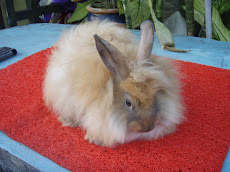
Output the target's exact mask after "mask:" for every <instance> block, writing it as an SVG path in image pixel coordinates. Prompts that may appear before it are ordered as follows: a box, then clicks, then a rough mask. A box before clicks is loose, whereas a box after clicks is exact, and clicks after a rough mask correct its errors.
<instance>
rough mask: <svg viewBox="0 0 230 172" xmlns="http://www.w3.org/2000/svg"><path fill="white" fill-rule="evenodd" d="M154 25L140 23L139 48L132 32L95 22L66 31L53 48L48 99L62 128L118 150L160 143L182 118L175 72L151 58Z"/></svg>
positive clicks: (168, 63) (161, 60)
mask: <svg viewBox="0 0 230 172" xmlns="http://www.w3.org/2000/svg"><path fill="white" fill-rule="evenodd" d="M153 41H154V30H153V24H152V23H151V22H150V21H145V22H144V23H143V24H142V25H141V39H140V44H139V43H138V41H137V40H136V38H135V36H134V35H132V34H131V33H130V31H129V30H128V29H125V28H122V27H120V26H118V25H117V24H115V23H112V22H108V21H92V22H87V23H85V24H81V25H79V26H77V27H76V28H72V29H70V30H69V31H67V32H65V33H64V34H63V35H62V37H61V38H60V40H59V41H58V43H57V44H56V45H55V46H54V50H53V53H52V55H51V57H50V59H49V63H48V68H47V71H46V75H45V81H44V99H45V102H46V104H47V106H48V107H52V109H53V110H54V111H55V112H56V114H57V115H58V119H59V120H60V121H61V122H62V124H63V125H64V126H71V127H75V126H80V127H82V128H83V129H84V130H86V135H85V139H87V140H88V141H89V142H90V143H95V144H98V145H101V146H115V145H117V144H122V143H127V142H130V141H133V140H136V139H147V140H152V139H157V138H159V137H163V136H164V135H166V134H170V133H172V132H174V131H175V129H176V125H177V124H179V123H180V122H181V121H182V119H183V114H182V109H183V108H182V105H181V98H180V86H179V81H178V79H177V71H176V69H175V67H174V66H173V65H172V63H171V61H170V60H169V59H167V58H163V57H155V56H153V55H151V51H152V46H153Z"/></svg>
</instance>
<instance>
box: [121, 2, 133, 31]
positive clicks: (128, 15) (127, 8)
mask: <svg viewBox="0 0 230 172" xmlns="http://www.w3.org/2000/svg"><path fill="white" fill-rule="evenodd" d="M122 3H123V7H124V12H125V23H126V27H127V28H128V29H131V28H132V22H131V13H130V0H122Z"/></svg>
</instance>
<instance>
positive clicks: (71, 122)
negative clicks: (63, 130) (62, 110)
mask: <svg viewBox="0 0 230 172" xmlns="http://www.w3.org/2000/svg"><path fill="white" fill-rule="evenodd" d="M58 120H59V121H60V122H61V123H62V126H64V127H66V126H69V127H76V126H78V123H77V122H76V121H75V120H73V119H70V118H65V117H62V116H59V117H58Z"/></svg>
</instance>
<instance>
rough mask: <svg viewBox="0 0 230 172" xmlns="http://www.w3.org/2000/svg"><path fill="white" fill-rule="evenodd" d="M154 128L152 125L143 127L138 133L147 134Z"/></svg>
mask: <svg viewBox="0 0 230 172" xmlns="http://www.w3.org/2000/svg"><path fill="white" fill-rule="evenodd" d="M154 127H155V125H154V124H152V125H147V126H143V127H142V128H141V130H140V131H139V132H149V131H151V130H153V129H154Z"/></svg>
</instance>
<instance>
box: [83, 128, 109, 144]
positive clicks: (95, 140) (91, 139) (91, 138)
mask: <svg viewBox="0 0 230 172" xmlns="http://www.w3.org/2000/svg"><path fill="white" fill-rule="evenodd" d="M84 139H85V140H88V141H89V143H92V144H96V145H99V146H102V147H104V146H105V144H104V142H103V141H101V140H100V139H98V138H96V137H95V136H92V135H91V134H89V133H88V132H87V133H86V134H85V137H84Z"/></svg>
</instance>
